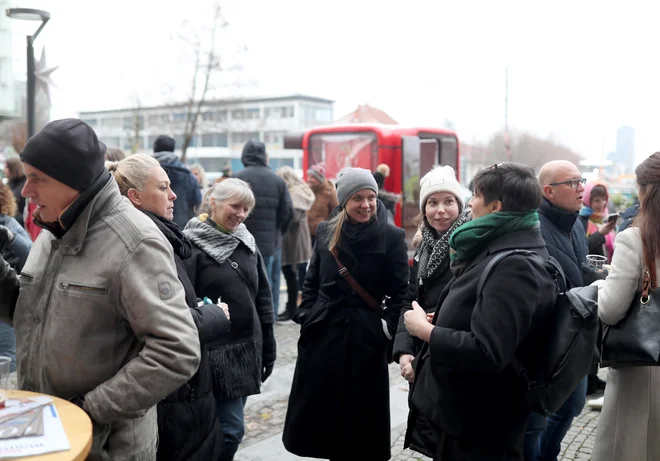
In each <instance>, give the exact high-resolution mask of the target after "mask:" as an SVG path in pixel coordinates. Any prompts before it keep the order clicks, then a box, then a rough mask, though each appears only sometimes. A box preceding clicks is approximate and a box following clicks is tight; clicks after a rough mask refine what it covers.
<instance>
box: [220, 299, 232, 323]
mask: <svg viewBox="0 0 660 461" xmlns="http://www.w3.org/2000/svg"><path fill="white" fill-rule="evenodd" d="M217 306H218V307H219V308H220V309H222V312H224V313H225V316H227V320H231V317H230V316H229V306H228V305H227V304H226V303H220V304H217Z"/></svg>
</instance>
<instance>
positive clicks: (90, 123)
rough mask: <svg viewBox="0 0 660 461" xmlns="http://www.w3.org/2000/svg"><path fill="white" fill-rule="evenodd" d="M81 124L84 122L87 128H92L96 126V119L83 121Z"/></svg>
mask: <svg viewBox="0 0 660 461" xmlns="http://www.w3.org/2000/svg"><path fill="white" fill-rule="evenodd" d="M83 122H85V123H86V124H88V125H89V126H92V127H94V126H96V119H95V118H87V119H83Z"/></svg>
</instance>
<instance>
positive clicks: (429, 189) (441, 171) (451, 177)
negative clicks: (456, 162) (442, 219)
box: [419, 165, 465, 213]
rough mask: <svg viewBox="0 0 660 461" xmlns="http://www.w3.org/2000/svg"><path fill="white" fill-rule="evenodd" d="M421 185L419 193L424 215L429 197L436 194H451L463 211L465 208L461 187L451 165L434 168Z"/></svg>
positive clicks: (420, 206)
mask: <svg viewBox="0 0 660 461" xmlns="http://www.w3.org/2000/svg"><path fill="white" fill-rule="evenodd" d="M419 183H420V185H421V186H422V190H421V191H420V193H419V209H420V211H421V212H422V213H424V206H425V205H426V200H427V199H428V198H429V195H431V194H435V193H436V192H451V193H452V194H454V196H455V197H456V201H457V202H458V204H459V205H460V206H461V211H463V208H465V203H464V200H463V191H462V189H461V185H460V184H459V183H458V181H457V180H456V173H454V169H453V168H452V167H450V166H449V165H444V166H436V167H434V168H433V169H432V170H431V171H429V172H428V173H426V174H425V175H424V177H423V178H422V180H421V181H420V182H419Z"/></svg>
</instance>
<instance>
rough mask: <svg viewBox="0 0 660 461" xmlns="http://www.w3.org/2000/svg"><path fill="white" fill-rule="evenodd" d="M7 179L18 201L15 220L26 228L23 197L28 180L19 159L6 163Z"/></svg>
mask: <svg viewBox="0 0 660 461" xmlns="http://www.w3.org/2000/svg"><path fill="white" fill-rule="evenodd" d="M4 173H5V177H6V178H7V185H8V186H9V188H10V189H11V191H12V193H13V194H14V198H15V199H16V207H15V208H16V211H15V212H14V214H13V217H14V219H16V221H18V224H20V225H21V226H25V219H24V217H23V213H24V212H25V197H23V196H22V195H21V191H22V190H23V186H24V185H25V181H27V178H26V177H25V173H24V172H23V163H22V162H21V159H20V158H18V157H12V158H8V159H7V161H6V162H5V171H4Z"/></svg>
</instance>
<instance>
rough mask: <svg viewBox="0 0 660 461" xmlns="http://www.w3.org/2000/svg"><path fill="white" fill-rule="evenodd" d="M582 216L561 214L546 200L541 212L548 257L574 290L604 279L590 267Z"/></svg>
mask: <svg viewBox="0 0 660 461" xmlns="http://www.w3.org/2000/svg"><path fill="white" fill-rule="evenodd" d="M577 218H578V213H577V212H575V213H571V212H568V211H564V210H561V209H559V208H557V207H556V206H554V205H552V204H551V203H550V202H549V201H548V200H547V199H545V198H544V199H543V202H541V207H540V208H539V221H540V222H541V234H542V235H543V240H545V243H546V246H547V249H548V253H550V256H552V257H553V258H555V259H556V260H557V262H559V265H560V266H561V268H562V269H563V270H564V274H566V278H567V279H568V281H569V283H570V285H571V286H570V287H571V288H576V287H582V286H586V285H589V284H591V282H593V281H595V280H598V279H599V278H603V277H602V276H601V275H598V274H597V273H595V272H594V271H592V270H591V269H590V268H589V267H588V266H587V265H586V261H587V251H588V248H587V231H586V230H585V229H584V226H583V225H582V222H581V221H579V220H578V219H577Z"/></svg>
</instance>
